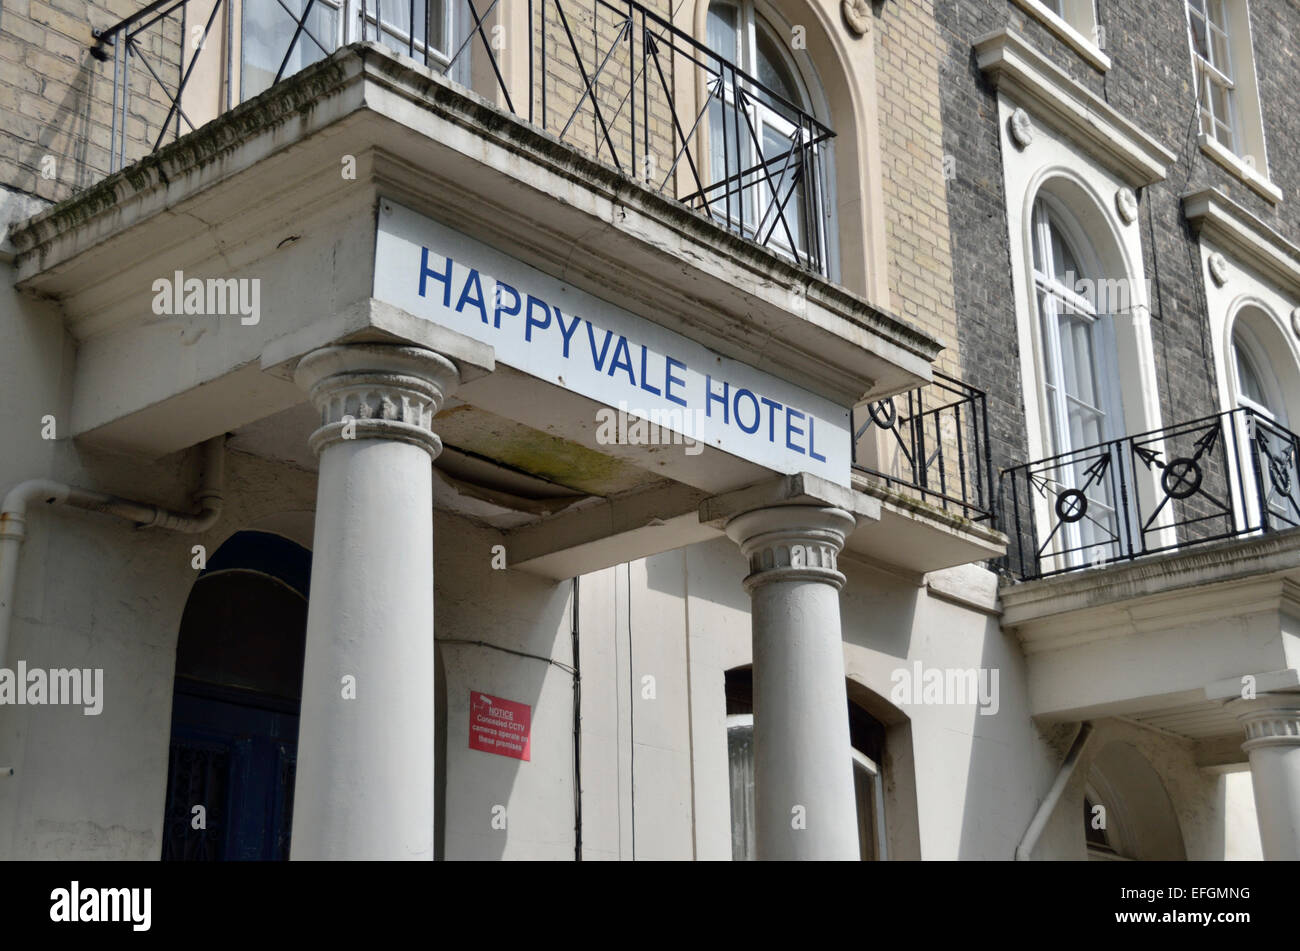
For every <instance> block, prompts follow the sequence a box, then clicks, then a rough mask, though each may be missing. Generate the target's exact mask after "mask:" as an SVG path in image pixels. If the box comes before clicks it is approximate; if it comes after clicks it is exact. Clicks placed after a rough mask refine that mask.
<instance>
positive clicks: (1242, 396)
mask: <svg viewBox="0 0 1300 951" xmlns="http://www.w3.org/2000/svg"><path fill="white" fill-rule="evenodd" d="M1232 359H1233V366H1234V367H1235V368H1236V371H1237V405H1238V406H1244V407H1246V408H1248V409H1250V410H1252V411H1253V412H1256V413H1259V414H1261V415H1263V416H1266V417H1267V418H1268V419H1270V420H1273V421H1274V422H1276V423H1278V424H1279V425H1281V426H1285V425H1286V424H1287V421H1286V406H1285V404H1284V403H1283V401H1282V391H1281V388H1280V387H1279V386H1278V384H1277V378H1276V377H1274V375H1273V370H1272V367H1271V366H1270V365H1269V360H1268V354H1267V352H1265V350H1264V349H1263V347H1262V346H1261V345H1260V343H1259V341H1258V340H1257V339H1256V338H1255V335H1254V334H1253V333H1251V332H1250V329H1249V328H1247V327H1246V326H1245V325H1244V324H1243V323H1241V322H1240V321H1239V322H1238V326H1237V327H1236V328H1234V329H1233V332H1232Z"/></svg>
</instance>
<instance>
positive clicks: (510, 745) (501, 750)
mask: <svg viewBox="0 0 1300 951" xmlns="http://www.w3.org/2000/svg"><path fill="white" fill-rule="evenodd" d="M531 726H532V707H530V706H529V705H528V704H526V703H515V701H513V700H502V699H501V698H500V697H493V696H491V695H490V694H486V693H480V692H479V691H477V690H471V691H470V693H469V748H470V749H472V750H482V751H483V752H484V753H496V754H497V755H498V756H511V757H514V758H515V759H522V760H526V759H528V746H529V731H530V729H531Z"/></svg>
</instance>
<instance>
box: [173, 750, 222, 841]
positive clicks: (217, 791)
mask: <svg viewBox="0 0 1300 951" xmlns="http://www.w3.org/2000/svg"><path fill="white" fill-rule="evenodd" d="M230 766H231V756H230V750H229V749H228V748H227V747H225V746H221V745H217V744H214V745H204V744H198V743H192V742H185V741H181V742H173V743H172V745H171V753H170V761H169V763H168V765H167V777H168V780H167V800H166V801H167V809H166V812H165V814H164V815H165V818H164V820H163V822H164V826H163V846H162V859H163V861H165V862H166V861H183V862H195V861H200V862H201V861H208V862H218V861H221V860H222V859H223V858H225V854H224V853H225V839H226V823H227V815H226V800H227V797H228V794H229V790H230ZM195 806H202V807H203V810H204V814H203V822H202V823H200V825H201V828H198V829H196V828H194V807H195Z"/></svg>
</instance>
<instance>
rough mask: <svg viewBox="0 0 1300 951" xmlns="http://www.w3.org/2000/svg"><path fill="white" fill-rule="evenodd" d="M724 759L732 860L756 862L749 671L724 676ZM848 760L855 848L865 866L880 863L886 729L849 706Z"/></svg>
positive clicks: (883, 843)
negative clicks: (853, 797) (854, 810)
mask: <svg viewBox="0 0 1300 951" xmlns="http://www.w3.org/2000/svg"><path fill="white" fill-rule="evenodd" d="M726 694H727V757H728V763H729V772H730V776H731V857H732V859H733V860H735V861H748V860H751V859H754V858H755V857H756V856H755V843H756V841H757V840H756V836H755V830H754V680H753V671H752V670H751V669H750V668H748V667H741V668H736V669H734V670H729V671H727V674H726ZM848 717H849V740H850V748H849V751H848V753H849V756H850V757H851V758H852V760H853V788H854V792H855V794H856V798H857V805H858V842H859V846H860V854H861V856H862V859H863V861H877V860H879V861H883V860H884V859H885V858H886V847H885V799H884V775H883V773H882V771H881V763H882V762H883V759H884V749H885V727H884V724H882V723H880V722H879V721H878V720H876V719H875V718H874V717H872V716H871V715H870V714H869V713H867V711H865V710H863V709H862V708H861V707H860V706H858V705H857V704H856V703H854V702H853V701H852V700H850V701H849V707H848Z"/></svg>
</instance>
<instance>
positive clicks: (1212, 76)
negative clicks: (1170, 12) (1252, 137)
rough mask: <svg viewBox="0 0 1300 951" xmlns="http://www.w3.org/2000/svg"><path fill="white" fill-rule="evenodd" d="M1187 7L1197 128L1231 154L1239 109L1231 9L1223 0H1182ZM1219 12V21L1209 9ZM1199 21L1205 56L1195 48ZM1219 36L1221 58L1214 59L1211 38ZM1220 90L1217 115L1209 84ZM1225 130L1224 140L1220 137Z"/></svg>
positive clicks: (1236, 143) (1237, 138)
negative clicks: (1221, 111)
mask: <svg viewBox="0 0 1300 951" xmlns="http://www.w3.org/2000/svg"><path fill="white" fill-rule="evenodd" d="M1185 5H1186V7H1187V42H1188V43H1189V44H1191V48H1192V67H1193V70H1194V72H1193V75H1194V76H1195V78H1196V104H1197V111H1198V113H1199V117H1200V121H1201V132H1202V133H1203V134H1206V135H1209V136H1210V137H1211V138H1213V139H1215V140H1216V141H1217V142H1218V143H1219V144H1220V145H1222V146H1224V147H1225V148H1227V149H1228V150H1229V151H1231V152H1232V153H1233V154H1234V155H1235V154H1239V153H1240V152H1241V138H1242V136H1241V116H1240V112H1241V110H1240V109H1239V108H1238V106H1237V81H1236V79H1235V78H1234V75H1235V70H1234V69H1233V55H1232V22H1231V11H1230V9H1229V7H1228V3H1227V2H1226V0H1186V3H1185ZM1216 10H1217V11H1218V12H1219V13H1220V14H1221V15H1222V20H1223V22H1221V23H1220V22H1217V21H1216V20H1215V18H1214V15H1213V12H1214V11H1216ZM1198 23H1199V24H1200V26H1201V27H1202V30H1203V32H1204V36H1205V46H1206V50H1205V51H1206V54H1207V55H1208V58H1207V57H1206V56H1202V55H1201V54H1200V53H1199V52H1198V51H1197V49H1196V40H1195V36H1196V33H1197V24H1198ZM1216 39H1217V40H1221V41H1222V45H1223V53H1224V62H1222V63H1220V62H1218V61H1217V57H1216V56H1215V46H1216V44H1215V40H1216ZM1211 86H1214V87H1217V88H1218V89H1221V90H1222V91H1223V100H1224V104H1225V108H1226V109H1227V111H1228V115H1227V116H1220V115H1218V113H1217V112H1216V111H1215V109H1214V97H1213V96H1212V95H1209V92H1210V87H1211ZM1207 117H1208V119H1209V126H1210V131H1209V132H1206V130H1205V125H1206V118H1207ZM1221 132H1222V133H1226V136H1227V139H1228V141H1226V142H1225V141H1224V137H1223V135H1221V134H1220V133H1221Z"/></svg>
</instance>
